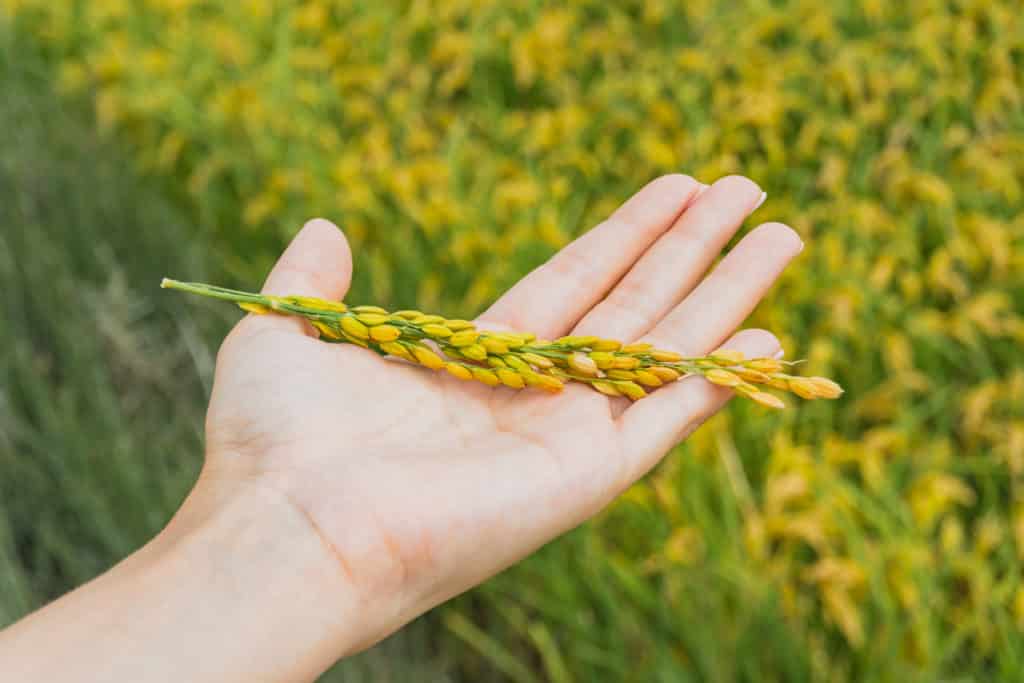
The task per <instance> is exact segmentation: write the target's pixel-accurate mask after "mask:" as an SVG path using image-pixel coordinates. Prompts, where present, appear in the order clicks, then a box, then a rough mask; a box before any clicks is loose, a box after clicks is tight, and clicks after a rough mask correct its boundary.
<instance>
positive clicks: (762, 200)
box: [753, 192, 768, 211]
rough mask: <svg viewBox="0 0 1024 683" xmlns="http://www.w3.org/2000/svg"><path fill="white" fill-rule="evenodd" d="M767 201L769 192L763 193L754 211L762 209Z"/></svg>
mask: <svg viewBox="0 0 1024 683" xmlns="http://www.w3.org/2000/svg"><path fill="white" fill-rule="evenodd" d="M766 199H768V193H767V192H762V193H761V198H760V199H758V200H757V204H755V205H754V209H753V210H754V211H757V210H758V209H760V208H761V205H762V204H764V200H766Z"/></svg>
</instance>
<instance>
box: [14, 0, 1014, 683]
mask: <svg viewBox="0 0 1024 683" xmlns="http://www.w3.org/2000/svg"><path fill="white" fill-rule="evenodd" d="M679 171H682V172H686V173H690V174H692V175H694V176H696V177H697V178H699V179H701V180H703V181H705V182H710V181H713V180H715V179H716V178H718V177H720V176H722V175H725V174H728V173H743V174H746V175H749V176H750V177H752V178H753V179H755V180H756V181H757V182H758V183H760V184H761V186H762V187H763V188H765V189H766V190H767V192H768V201H767V203H766V204H765V205H764V206H763V207H762V208H761V209H759V210H758V212H757V214H756V215H755V218H756V220H757V221H758V222H762V221H767V220H782V221H786V222H788V223H790V224H791V225H793V226H794V228H796V229H797V230H798V231H799V232H800V233H801V235H802V236H803V238H804V240H805V241H806V243H807V245H808V248H807V249H806V250H805V252H804V253H803V254H802V255H801V257H800V259H799V260H798V262H797V263H796V265H795V266H794V267H792V268H791V269H790V271H789V272H788V274H787V275H786V276H785V277H784V279H783V280H782V282H781V284H780V285H779V286H778V287H777V289H776V290H775V291H774V293H773V294H772V295H771V296H770V298H769V299H768V300H766V301H765V302H764V304H763V305H762V306H761V307H760V308H759V309H758V311H757V312H756V313H755V315H754V316H753V319H752V320H751V321H750V324H753V325H758V326H764V327H767V328H769V329H772V330H774V331H776V332H777V333H778V334H779V336H780V337H781V338H782V340H783V343H784V346H785V347H786V348H787V350H788V351H789V354H790V356H791V357H805V358H807V359H808V360H809V367H808V370H809V371H810V372H813V373H815V374H825V375H829V376H832V377H835V378H836V379H838V380H839V381H840V382H842V383H843V384H844V385H845V387H846V388H847V394H846V396H845V397H844V398H843V399H842V400H841V401H838V402H835V403H830V402H819V403H807V404H802V405H800V406H799V409H794V410H789V411H787V412H785V413H783V414H779V415H775V414H771V415H769V414H767V413H766V412H765V411H763V410H759V409H757V408H756V407H750V406H745V405H733V406H731V407H730V408H729V409H728V410H727V411H726V412H725V413H724V414H722V415H720V416H719V417H717V418H715V419H714V420H713V421H712V422H710V423H709V424H708V425H707V426H705V427H704V428H703V429H702V430H700V431H699V432H698V433H697V434H696V435H695V436H694V437H693V438H692V439H690V440H689V442H687V444H685V445H684V446H682V447H680V448H679V449H678V451H677V452H674V453H673V454H671V455H670V456H669V457H668V458H667V459H666V460H665V461H664V463H663V464H662V465H661V467H660V468H659V469H657V470H656V471H655V472H654V473H652V474H651V475H650V476H649V477H647V478H646V479H645V480H644V481H642V482H641V483H639V484H637V485H636V486H635V487H633V488H632V489H631V490H630V491H629V492H628V493H627V494H626V495H624V496H623V497H622V499H621V500H619V501H618V502H617V503H615V504H614V505H613V506H612V507H610V508H609V509H608V510H606V511H605V512H604V513H602V514H601V515H600V516H599V517H598V518H596V519H594V520H593V521H592V522H590V523H589V524H587V525H586V526H585V527H583V528H581V529H579V530H577V531H575V532H573V533H570V534H568V535H567V536H565V537H563V538H561V539H559V540H558V541H556V542H554V543H552V544H550V545H549V546H547V547H546V548H544V549H543V550H542V551H541V552H539V553H537V554H536V555H535V556H534V557H531V558H530V559H529V560H528V561H526V562H524V563H522V564H521V565H519V566H517V567H514V568H513V569H511V570H509V571H507V572H505V573H504V574H502V575H500V576H498V577H497V578H495V579H493V580H491V581H489V582H488V583H487V584H485V585H484V586H482V587H481V588H479V589H477V590H475V591H473V592H472V593H470V594H468V595H466V596H463V597H461V598H459V599H457V600H455V601H453V602H452V603H450V604H448V605H445V606H443V607H442V608H439V609H438V610H435V611H434V612H433V613H431V614H429V615H427V616H426V617H425V618H423V619H421V620H420V621H419V622H417V623H415V624H413V625H412V626H410V627H409V628H407V629H405V630H403V631H401V632H399V633H398V634H397V635H395V636H394V637H393V638H391V639H390V640H388V641H387V642H385V643H383V644H382V645H380V646H378V647H377V648H375V649H374V650H371V651H370V652H368V653H366V654H364V655H361V656H359V657H357V658H354V659H353V660H351V661H348V662H345V663H343V664H341V665H339V666H338V667H336V668H335V669H334V670H332V671H331V672H329V673H328V674H326V675H325V676H324V678H323V680H324V681H328V682H338V681H409V680H417V681H419V680H422V681H515V682H517V683H527V682H533V681H554V682H556V683H566V682H569V681H673V682H674V681H723V682H724V681H811V680H815V681H844V680H865V681H891V680H899V681H937V680H944V681H988V680H1008V679H1016V678H1018V677H1020V676H1021V672H1022V671H1024V636H1022V633H1024V630H1022V629H1024V578H1022V567H1024V488H1022V485H1024V353H1022V347H1024V249H1022V248H1024V211H1022V209H1024V11H1022V8H1021V5H1020V3H1019V2H1017V1H1016V0H941V1H940V0H917V1H915V2H886V1H885V0H857V1H854V0H740V1H715V0H688V1H687V2H671V1H669V0H616V1H614V2H611V1H609V0H578V1H574V2H569V3H555V4H548V3H543V2H538V1H536V0H502V1H497V0H434V1H426V0H405V1H398V0H304V1H301V2H299V1H296V2H285V1H284V0H224V1H222V2H210V1H206V2H200V1H198V0H61V1H60V2H54V1H53V0H0V312H2V317H0V626H2V625H4V624H7V623H10V622H12V621H13V620H15V619H17V618H18V617H19V616H21V615H23V614H24V613H26V612H27V611H29V610H32V609H33V608H35V607H37V606H39V605H40V604H42V603H44V602H46V601H48V600H51V599H53V598H54V597H56V596H58V595H60V594H61V593H62V592H64V591H66V590H68V589H69V588H71V587H73V586H75V585H77V584H79V583H81V582H83V581H85V580H87V579H89V578H90V577H92V576H94V575H96V574H97V573H99V572H102V571H103V570H104V569H106V568H107V567H109V566H110V565H111V564H113V563H114V562H116V561H117V560H118V559H120V558H121V557H123V556H124V555H126V554H127V553H129V552H130V551H131V550H133V549H134V548H136V547H138V546H139V545H140V544H142V543H143V542H144V541H145V540H146V539H148V538H149V537H151V536H152V535H153V534H154V533H155V532H156V531H157V530H158V529H159V528H160V527H161V526H162V525H163V524H164V523H165V522H166V520H167V519H168V518H169V516H170V514H171V512H172V511H173V510H174V509H175V508H176V506H177V505H178V504H179V503H180V501H181V500H182V499H183V497H184V495H185V493H186V491H187V490H188V488H189V486H190V484H191V483H192V482H193V480H194V477H195V475H196V473H197V472H198V467H199V462H200V458H201V452H202V418H203V411H204V408H205V399H206V395H207V392H208V390H209V383H210V378H211V370H212V364H213V358H214V354H215V352H216V348H217V344H218V342H219V340H220V339H221V338H222V336H223V335H224V333H225V332H226V330H227V329H229V327H230V325H232V324H233V322H234V321H235V320H237V319H238V317H239V313H237V312H232V310H230V309H229V308H228V307H224V306H218V305H216V304H206V303H204V302H201V301H196V300H190V299H187V298H186V297H183V296H180V295H174V294H169V293H167V292H161V291H160V290H159V289H158V283H159V280H160V278H161V277H163V276H165V275H166V276H170V277H177V278H181V279H188V280H204V279H205V280H208V281H212V282H218V283H221V284H226V285H229V286H238V287H243V288H257V287H259V285H260V283H261V281H262V278H263V276H264V275H265V273H266V271H267V269H268V267H269V265H270V264H271V263H272V262H273V260H274V258H275V256H276V255H277V254H278V253H279V251H280V249H281V248H282V246H283V245H284V244H285V243H286V242H287V240H288V239H289V237H290V236H291V235H293V234H294V233H295V232H296V230H297V229H298V227H299V226H301V224H302V222H303V221H304V220H305V219H307V218H309V217H313V216H325V217H328V218H330V219H332V220H334V221H335V222H336V223H338V224H339V225H340V226H342V227H343V228H344V230H345V231H346V233H347V234H348V237H349V239H350V241H351V242H352V245H353V247H354V251H355V260H356V277H355V283H354V286H353V289H352V292H351V294H350V296H349V297H348V299H349V301H353V302H363V303H374V304H379V305H383V306H387V307H396V308H398V307H401V308H406V307H415V308H420V309H427V310H436V311H438V312H443V313H444V314H446V315H449V316H454V317H467V318H468V317H472V316H473V315H474V314H476V313H478V312H479V311H480V310H482V308H483V307H484V306H486V305H487V303H488V302H490V301H491V300H492V299H493V298H494V297H495V296H496V295H497V294H498V293H499V292H501V291H502V289H503V288H504V287H506V286H508V285H509V284H511V283H512V282H513V281H515V280H516V279H517V278H518V277H520V276H521V275H523V274H524V273H525V272H527V271H528V270H529V269H530V268H531V267H533V266H535V265H537V264H538V263H540V262H542V261H543V260H544V259H545V258H547V256H549V255H550V254H551V253H553V252H554V251H555V250H556V249H558V248H559V247H560V246H562V245H564V244H565V243H566V242H567V241H569V240H570V239H571V238H572V237H573V236H574V235H576V234H578V233H580V232H581V231H583V230H585V229H586V228H587V227H589V226H591V225H593V224H595V223H596V222H598V221H599V220H600V219H601V218H602V217H604V216H605V215H607V214H608V213H609V212H610V211H611V210H612V209H613V208H614V207H615V206H616V205H617V204H618V203H619V202H620V201H622V200H623V199H625V198H626V197H627V196H629V195H630V194H631V193H632V192H634V191H635V190H636V189H638V188H639V187H640V186H641V185H643V184H644V183H645V182H646V181H648V180H650V179H651V178H653V177H655V176H656V175H659V174H662V173H667V172H679Z"/></svg>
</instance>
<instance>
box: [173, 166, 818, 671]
mask: <svg viewBox="0 0 1024 683" xmlns="http://www.w3.org/2000/svg"><path fill="white" fill-rule="evenodd" d="M761 197H762V193H761V190H760V188H758V187H757V185H755V184H754V183H753V182H751V181H750V180H748V179H746V178H743V177H727V178H723V179H722V180H719V181H718V182H716V183H715V184H713V185H712V186H710V187H705V186H703V185H701V184H700V183H698V182H697V181H695V180H693V179H692V178H689V177H686V176H681V175H672V176H665V177H662V178H659V179H657V180H655V181H653V182H652V183H650V184H649V185H647V186H646V187H645V188H643V189H642V190H641V191H640V192H638V193H637V194H636V195H635V196H633V197H632V198H631V199H630V200H629V201H627V202H626V203H625V204H624V205H623V206H622V207H621V208H620V209H619V210H618V211H616V212H615V214H614V215H613V216H611V217H610V218H609V219H608V220H607V221H605V222H604V223H602V224H601V225H599V226H597V227H596V228H594V229H593V230H591V231H590V232H588V233H586V234H584V235H583V236H582V237H580V238H579V239H578V240H576V241H575V242H573V243H572V244H570V245H569V246H568V247H566V248H565V249H563V250H562V251H561V252H559V253H558V254H556V255H555V256H554V257H553V258H552V259H551V260H550V261H549V262H548V263H545V264H544V265H542V266H540V267H539V268H537V269H536V270H535V271H533V272H532V273H530V274H529V275H528V276H526V277H525V278H524V279H523V280H522V281H520V282H519V283H518V284H517V285H516V286H515V287H513V288H512V289H511V290H509V291H508V292H507V293H506V294H505V295H504V296H503V297H502V298H501V299H500V300H499V301H498V302H497V303H495V304H494V305H493V306H492V307H491V308H490V309H489V310H488V311H487V312H486V313H484V315H483V316H482V317H481V318H480V321H479V323H480V325H481V326H482V327H488V326H489V327H507V328H512V329H516V330H521V331H529V332H534V333H535V334H537V335H538V336H540V337H546V338H554V337H558V336H561V335H565V334H570V333H572V334H597V335H600V336H603V337H609V338H614V339H620V340H623V341H633V340H638V339H643V340H649V341H652V342H654V343H655V344H656V345H657V346H658V347H661V348H666V349H672V350H676V351H680V352H683V353H685V354H687V355H700V354H704V353H706V352H708V351H711V350H713V349H714V348H716V347H718V346H719V345H721V344H723V342H724V343H725V345H726V346H728V347H730V348H736V349H739V350H742V351H744V352H745V353H747V354H748V355H751V356H772V355H775V354H776V353H777V352H779V351H780V349H779V345H778V341H777V340H776V339H775V337H773V336H772V335H771V334H769V333H768V332H764V331H760V330H746V331H743V332H739V333H737V334H735V335H734V334H733V333H734V330H735V328H736V327H737V326H738V325H739V324H740V323H741V322H742V321H743V320H744V318H746V317H747V315H748V314H749V313H750V312H751V310H752V309H753V308H754V306H755V304H756V303H757V302H758V301H759V300H760V299H761V297H762V296H763V295H764V293H765V291H766V290H767V289H768V287H769V286H770V285H771V284H772V282H773V281H774V280H775V278H776V277H777V276H778V275H779V273H780V272H781V271H782V270H783V268H784V267H785V266H786V264H787V263H788V262H789V261H790V260H791V259H792V258H793V257H794V256H796V254H797V253H799V252H800V250H801V249H802V246H803V245H802V243H801V241H800V239H799V237H798V236H797V235H796V233H794V232H793V231H792V230H791V229H790V228H788V227H786V226H784V225H782V224H778V223H768V224H765V225H762V226H760V227H758V228H757V229H755V230H753V231H752V232H751V233H750V234H749V235H747V236H746V237H745V238H744V239H743V240H742V241H741V242H740V243H739V244H738V245H737V246H736V248H735V249H733V250H732V251H731V252H730V253H729V254H728V255H727V256H726V257H725V259H724V260H723V261H722V262H721V264H720V265H718V266H717V267H716V268H715V269H714V270H713V271H712V272H711V273H710V274H709V275H708V276H707V277H703V276H704V273H705V271H706V270H707V269H708V268H709V266H710V265H711V263H712V261H713V259H715V257H716V256H717V255H718V254H719V252H720V250H721V249H722V248H723V246H724V245H725V243H726V242H727V241H728V240H729V238H730V237H731V236H732V235H733V233H734V232H735V231H736V230H737V228H738V227H739V225H740V224H741V222H742V221H743V220H744V219H745V218H746V216H747V215H748V214H749V213H750V212H751V211H753V210H754V209H755V208H756V207H757V205H758V203H759V201H760V199H761ZM350 274H351V255H350V253H349V249H348V245H347V243H346V241H345V239H344V237H343V236H342V234H341V232H340V231H338V229H337V228H335V227H334V226H333V225H331V224H330V223H328V222H326V221H323V220H315V221H312V222H310V223H309V224H307V225H306V226H305V227H304V228H303V230H302V231H301V232H300V233H299V235H298V236H297V237H296V238H295V240H294V241H293V242H292V244H291V245H290V246H289V247H288V249H287V251H285V253H284V254H283V255H282V257H281V259H280V260H279V262H278V263H277V265H276V266H275V268H274V270H273V272H272V273H271V274H270V276H269V278H268V280H267V282H266V285H265V287H264V291H265V292H266V293H271V294H279V295H288V294H301V295H309V296H317V297H321V298H328V299H341V298H343V297H344V296H345V294H346V292H347V289H348V286H349V277H350ZM702 278H703V279H702ZM730 335H733V336H731V337H730ZM729 396H730V392H728V391H727V390H724V389H722V388H719V387H714V386H712V385H710V384H708V383H707V382H705V381H704V380H701V379H698V378H689V379H684V380H682V381H680V382H677V383H675V384H673V385H671V386H667V387H663V388H661V389H659V390H657V391H656V392H654V393H653V394H652V395H651V396H650V397H648V398H646V399H644V400H642V401H639V402H637V403H636V404H633V405H625V404H623V403H620V402H619V401H624V399H609V398H607V397H605V396H603V395H601V394H598V393H597V392H594V391H592V390H590V389H589V388H587V387H582V386H577V385H570V386H567V387H566V388H565V391H564V392H562V393H561V394H557V395H550V394H546V393H543V392H540V391H535V390H527V391H522V392H516V391H513V390H509V389H505V388H493V389H492V388H489V387H486V386H483V385H481V384H478V383H473V382H461V381H459V380H457V379H455V378H453V377H449V376H447V375H446V374H444V373H437V372H430V371H427V370H424V369H422V368H419V367H413V366H411V365H409V364H406V363H402V362H399V361H394V360H391V359H382V358H380V357H378V356H377V355H375V354H373V353H370V352H368V351H366V350H364V349H361V348H357V347H354V346H348V345H330V344H324V343H322V342H319V341H318V340H317V339H316V337H315V334H314V332H313V331H312V329H311V328H309V327H308V325H307V324H306V323H305V322H303V321H301V320H299V319H296V318H288V317H284V316H274V315H266V316H255V315H250V316H248V317H246V318H245V319H244V320H242V321H241V322H240V323H239V324H238V326H237V327H236V328H235V329H234V330H233V331H232V332H231V334H230V335H229V337H228V338H227V339H226V340H225V342H224V345H223V347H222V349H221V351H220V354H219V356H218V359H217V372H216V379H215V384H214V390H213V396H212V398H211V402H210V408H209V413H208V416H207V462H206V466H205V468H204V472H203V476H202V477H201V480H200V485H199V487H197V491H196V494H195V495H194V496H193V498H194V499H195V500H197V501H206V502H205V503H203V502H193V503H191V505H192V506H201V505H207V506H209V505H215V504H216V503H214V502H210V501H220V500H224V499H227V498H231V497H232V496H234V495H235V494H236V493H237V492H240V491H243V490H252V489H253V488H258V489H260V490H261V491H262V492H264V495H273V496H276V497H279V498H280V499H281V500H282V501H286V503H287V505H288V506H291V507H293V508H294V510H295V511H297V513H298V514H300V515H301V516H302V517H303V518H304V519H305V520H306V521H308V533H310V534H313V535H315V536H317V537H318V538H319V539H320V541H322V543H323V544H324V545H325V547H326V548H327V549H328V550H329V554H330V557H332V558H333V559H334V560H336V563H337V566H336V576H337V580H338V581H339V582H341V583H342V584H344V585H345V586H346V590H347V591H349V592H350V593H351V594H352V595H353V596H355V603H356V604H360V605H364V606H365V609H363V610H361V611H360V613H359V614H358V617H357V618H358V620H359V628H358V629H356V630H357V631H358V633H359V636H358V638H357V639H350V642H348V643H346V646H345V647H346V649H347V650H348V651H353V650H356V649H359V648H362V647H365V646H368V645H370V644H372V643H373V642H375V641H376V640H378V639H380V638H382V637H383V636H385V635H386V634H388V633H390V632H391V631H393V630H395V629H396V628H398V627H399V626H401V625H402V624H404V623H406V622H407V621H409V620H410V619H412V618H413V617H415V616H416V615H418V614H420V613H422V612H423V611H425V610H427V609H429V608H430V607H432V606H433V605H436V604H438V603H439V602H441V601H443V600H445V599H447V598H449V597H451V596H453V595H455V594H457V593H459V592H461V591H464V590H466V589H468V588H470V587H471V586H473V585H475V584H477V583H479V582H480V581H482V580H484V579H486V578H487V577H489V576H491V575H493V574H495V573H496V572H498V571H499V570H501V569H503V568H504V567H507V566H508V565H510V564H512V563H514V562H515V561H517V560H519V559H520V558H522V557H524V556H525V555H527V554H529V553H530V552H532V551H533V550H535V549H536V548H538V547H539V546H540V545H542V544H544V543H545V542H547V541H549V540H551V539H552V538H554V537H555V536H557V535H558V534H560V533H562V532H564V531H566V530H568V529H570V528H572V527H574V526H576V525H578V524H579V523H581V522H582V521H584V520H586V519H587V518H588V517H590V516H592V515H593V514H594V513H596V512H597V511H599V510H600V509H601V508H602V507H603V506H605V505H606V504H607V503H608V502H609V501H611V500H612V499H613V498H614V497H615V496H616V495H617V494H619V493H620V492H622V491H623V490H624V489H625V488H626V487H628V486H629V485H630V484H632V483H633V482H634V481H636V479H637V478H639V477H640V476H641V475H643V474H644V473H645V472H647V471H648V470H649V469H650V468H651V467H653V466H654V465H655V464H656V463H657V462H658V460H659V459H660V458H661V457H662V456H663V455H664V454H665V453H666V452H667V451H668V450H669V449H670V448H671V447H672V446H673V445H674V444H676V443H677V442H678V441H680V440H681V439H683V438H685V437H686V436H687V435H688V434H689V433H690V432H691V431H693V429H695V428H696V427H697V426H698V425H700V424H701V423H702V422H703V421H704V420H705V419H706V418H707V417H708V416H710V415H711V414H713V413H714V412H715V411H717V410H718V409H719V408H721V406H722V405H723V404H724V402H725V401H726V400H727V399H728V398H729ZM266 492H271V493H269V494H267V493H266ZM275 509H278V508H276V507H274V506H270V507H268V510H275ZM338 654H339V655H340V654H343V653H338Z"/></svg>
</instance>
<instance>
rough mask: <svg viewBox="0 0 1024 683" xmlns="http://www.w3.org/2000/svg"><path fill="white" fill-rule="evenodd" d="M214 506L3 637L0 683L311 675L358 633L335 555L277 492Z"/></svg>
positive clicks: (307, 677)
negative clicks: (7, 681)
mask: <svg viewBox="0 0 1024 683" xmlns="http://www.w3.org/2000/svg"><path fill="white" fill-rule="evenodd" d="M272 508H273V509H272ZM211 509H213V510H215V511H213V512H211V513H210V514H208V515H207V514H206V513H205V512H203V513H197V514H194V515H192V517H194V519H189V520H187V521H179V520H176V522H177V523H172V524H171V525H170V526H169V527H168V528H167V529H166V530H165V531H164V532H163V533H161V534H160V536H158V537H157V538H156V539H154V540H153V541H152V542H151V543H149V544H148V545H147V546H146V547H144V548H142V549H141V550H139V551H138V552H137V553H135V554H133V555H132V556H130V557H128V558H127V559H126V560H124V561H123V562H121V563H120V564H118V565H117V566H116V567H114V568H113V569H111V570H110V571H109V572H107V573H106V574H103V575H102V576H100V577H98V578H97V579H95V580H93V581H92V582H90V583H88V584H86V585H85V586H82V587H81V588H79V589H77V590H75V591H73V592H72V593H69V594H68V595H66V596H64V597H62V598H60V599H59V600H57V601H55V602H53V603H51V604H50V605H48V606H47V607H45V608H44V609H42V610H40V611H38V612H36V613H35V614H32V615H30V616H28V617H26V618H25V619H24V620H22V621H20V622H18V623H17V624H15V625H13V626H11V627H10V628H8V629H7V630H5V631H3V632H0V674H2V675H0V678H3V679H4V680H11V681H37V680H38V681H49V680H54V681H56V680H60V681H129V680H130V681H154V682H155V681H183V680H187V681H191V682H195V683H202V682H205V681H211V682H212V681H218V682H223V681H275V682H277V681H310V680H313V679H315V678H316V677H317V675H319V674H320V673H321V672H322V671H323V670H324V669H326V668H327V667H328V666H330V665H331V664H332V663H333V662H334V661H335V660H336V659H337V658H338V657H339V656H341V655H342V654H344V653H345V652H346V651H347V650H348V646H349V644H350V643H351V642H352V639H350V638H349V637H348V636H349V635H350V634H353V633H354V632H355V628H356V624H355V623H354V622H355V617H354V613H355V610H354V609H353V608H354V606H355V601H354V599H352V596H351V594H350V593H349V592H348V591H347V590H346V588H345V585H344V583H343V582H341V581H340V580H339V576H338V567H337V562H336V560H335V558H333V557H332V556H331V553H330V551H329V549H328V548H327V546H325V545H324V544H323V543H322V541H320V539H319V538H318V537H317V536H316V534H315V533H311V528H310V525H309V522H308V520H306V519H304V518H303V517H302V513H301V512H300V511H299V510H297V509H296V508H294V507H292V506H291V505H290V504H288V503H287V502H286V501H284V500H283V499H280V498H278V497H277V496H276V495H275V494H272V493H269V492H254V493H253V494H251V495H249V494H247V495H246V496H245V497H244V498H242V497H240V498H238V499H236V500H232V501H227V502H225V503H224V504H222V505H220V504H219V505H217V506H212V507H211ZM264 512H266V513H269V514H264ZM269 520H272V521H269Z"/></svg>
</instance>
